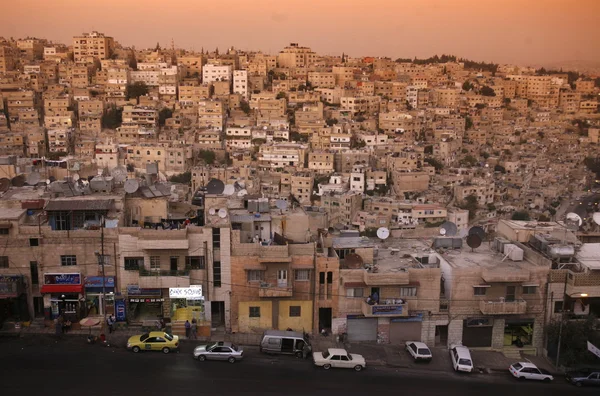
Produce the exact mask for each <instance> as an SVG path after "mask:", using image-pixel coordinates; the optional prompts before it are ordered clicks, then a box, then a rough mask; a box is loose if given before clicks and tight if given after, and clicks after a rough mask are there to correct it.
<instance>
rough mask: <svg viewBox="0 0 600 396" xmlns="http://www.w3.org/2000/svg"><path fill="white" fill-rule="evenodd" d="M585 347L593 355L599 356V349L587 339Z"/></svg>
mask: <svg viewBox="0 0 600 396" xmlns="http://www.w3.org/2000/svg"><path fill="white" fill-rule="evenodd" d="M587 347H588V351H590V352H592V353H593V354H594V355H596V356H598V357H599V358H600V349H598V348H597V347H596V346H595V345H594V344H592V343H591V342H589V341H588V342H587Z"/></svg>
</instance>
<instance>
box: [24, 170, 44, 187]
mask: <svg viewBox="0 0 600 396" xmlns="http://www.w3.org/2000/svg"><path fill="white" fill-rule="evenodd" d="M41 179H42V177H41V176H40V174H39V173H37V172H31V173H30V174H29V176H27V184H28V185H30V186H37V184H38V183H39V182H40V180H41Z"/></svg>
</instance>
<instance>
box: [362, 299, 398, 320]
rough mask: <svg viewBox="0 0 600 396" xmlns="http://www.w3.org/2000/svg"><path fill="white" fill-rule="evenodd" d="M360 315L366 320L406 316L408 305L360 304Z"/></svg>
mask: <svg viewBox="0 0 600 396" xmlns="http://www.w3.org/2000/svg"><path fill="white" fill-rule="evenodd" d="M362 313H363V315H365V316H366V317H367V318H385V317H398V316H408V304H407V303H406V302H405V303H403V304H377V305H369V304H367V302H366V301H363V302H362Z"/></svg>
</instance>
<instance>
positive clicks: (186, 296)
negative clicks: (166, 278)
mask: <svg viewBox="0 0 600 396" xmlns="http://www.w3.org/2000/svg"><path fill="white" fill-rule="evenodd" d="M169 298H170V300H171V320H172V321H176V320H189V321H192V320H193V319H196V321H198V322H202V321H204V320H205V317H204V313H205V309H204V296H203V295H202V286H201V285H192V286H190V287H171V288H169Z"/></svg>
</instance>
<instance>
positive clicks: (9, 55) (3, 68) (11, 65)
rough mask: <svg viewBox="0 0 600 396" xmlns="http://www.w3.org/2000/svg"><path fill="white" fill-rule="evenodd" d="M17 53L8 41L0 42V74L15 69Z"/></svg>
mask: <svg viewBox="0 0 600 396" xmlns="http://www.w3.org/2000/svg"><path fill="white" fill-rule="evenodd" d="M16 60H17V54H16V52H15V50H14V48H13V47H11V46H9V45H8V43H0V74H6V73H7V72H9V71H12V70H14V69H15V65H16Z"/></svg>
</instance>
